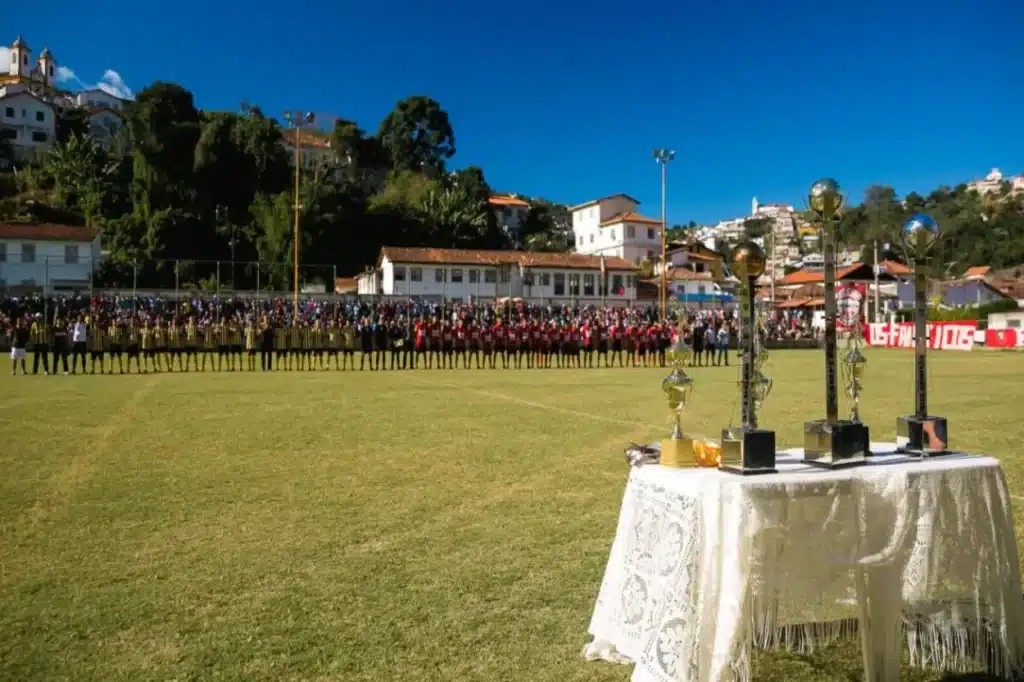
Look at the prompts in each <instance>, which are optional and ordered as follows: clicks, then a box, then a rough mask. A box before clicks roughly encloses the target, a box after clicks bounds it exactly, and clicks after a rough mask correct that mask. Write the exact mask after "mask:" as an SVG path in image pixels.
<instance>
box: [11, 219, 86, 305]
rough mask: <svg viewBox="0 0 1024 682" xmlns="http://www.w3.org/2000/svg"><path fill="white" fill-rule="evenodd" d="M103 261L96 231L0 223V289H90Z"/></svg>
mask: <svg viewBox="0 0 1024 682" xmlns="http://www.w3.org/2000/svg"><path fill="white" fill-rule="evenodd" d="M100 259H101V251H100V234H99V230H97V229H96V228H92V227H80V226H76V225H53V224H49V223H43V224H32V223H6V224H4V223H0V287H15V288H17V287H33V288H35V287H38V288H40V289H42V290H44V291H54V290H65V291H67V290H83V289H88V288H89V283H90V281H91V280H92V274H93V272H95V271H96V269H97V268H98V267H99V265H100Z"/></svg>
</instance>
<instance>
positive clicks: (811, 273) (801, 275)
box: [775, 263, 864, 286]
mask: <svg viewBox="0 0 1024 682" xmlns="http://www.w3.org/2000/svg"><path fill="white" fill-rule="evenodd" d="M862 267H864V264H863V263H854V264H852V265H847V266H846V267H845V268H839V269H837V270H836V281H837V282H838V281H839V280H841V279H843V278H844V277H848V276H849V275H852V274H853V273H855V272H856V271H857V270H859V269H861V268H862ZM824 281H825V273H824V272H822V271H821V270H797V271H796V272H791V273H789V274H788V275H786V276H785V277H783V278H782V279H780V280H778V281H777V282H775V284H776V286H791V285H794V284H815V283H817V282H824Z"/></svg>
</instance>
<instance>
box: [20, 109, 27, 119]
mask: <svg viewBox="0 0 1024 682" xmlns="http://www.w3.org/2000/svg"><path fill="white" fill-rule="evenodd" d="M21 117H22V118H28V109H22V110H21Z"/></svg>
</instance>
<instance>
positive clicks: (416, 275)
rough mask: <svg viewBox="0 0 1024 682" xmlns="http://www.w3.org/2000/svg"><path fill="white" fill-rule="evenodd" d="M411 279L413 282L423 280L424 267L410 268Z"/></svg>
mask: <svg viewBox="0 0 1024 682" xmlns="http://www.w3.org/2000/svg"><path fill="white" fill-rule="evenodd" d="M409 279H411V280H412V281H413V282H422V281H423V268H409Z"/></svg>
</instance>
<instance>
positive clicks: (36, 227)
mask: <svg viewBox="0 0 1024 682" xmlns="http://www.w3.org/2000/svg"><path fill="white" fill-rule="evenodd" d="M97 234H98V230H96V228H93V227H79V226H77V225H53V224H50V223H39V224H32V223H9V224H3V223H0V239H22V240H25V241H49V242H91V241H92V240H93V239H95V238H96V235H97Z"/></svg>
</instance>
